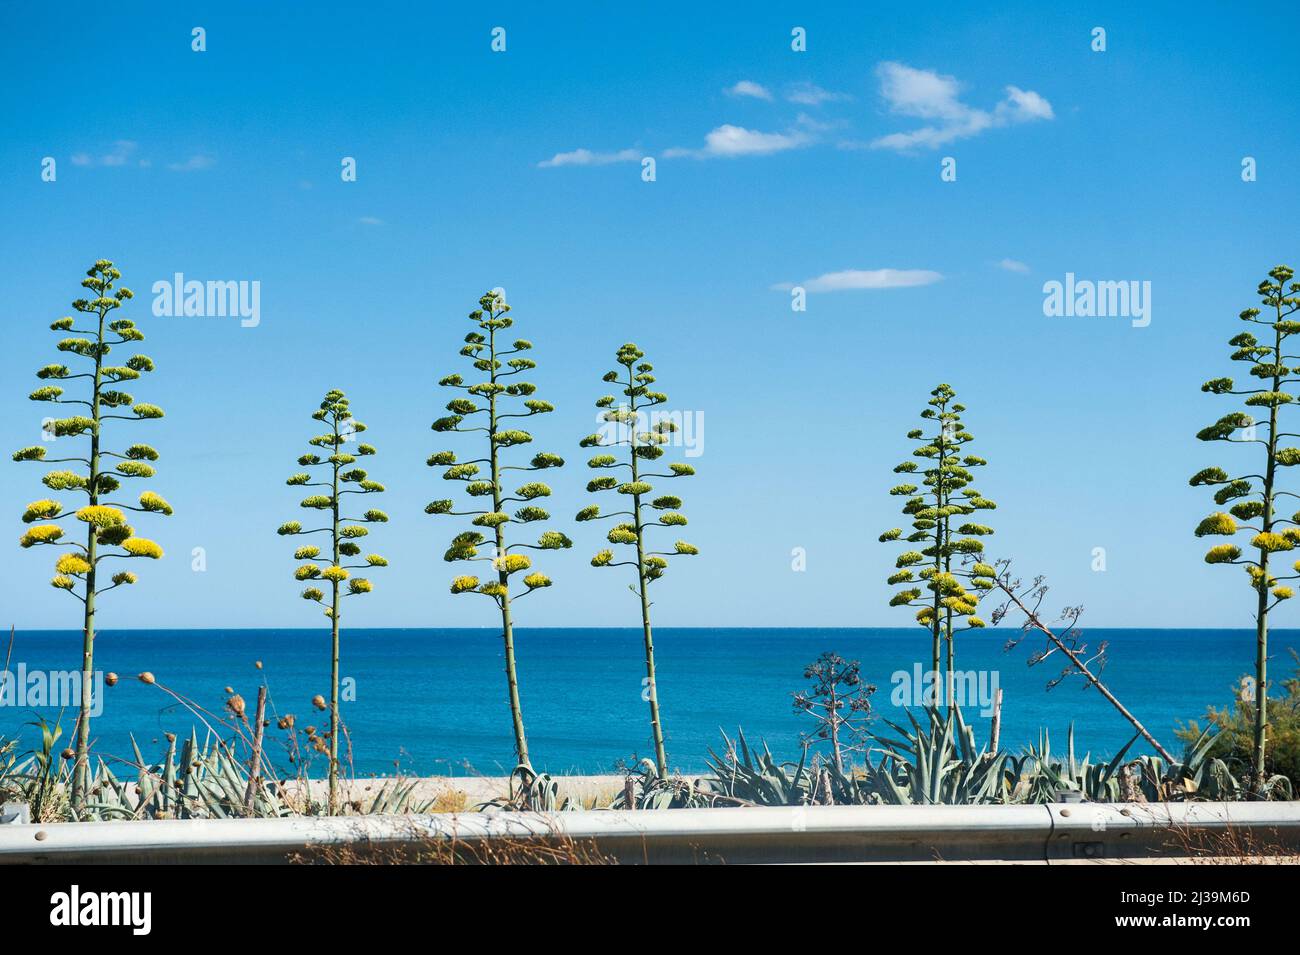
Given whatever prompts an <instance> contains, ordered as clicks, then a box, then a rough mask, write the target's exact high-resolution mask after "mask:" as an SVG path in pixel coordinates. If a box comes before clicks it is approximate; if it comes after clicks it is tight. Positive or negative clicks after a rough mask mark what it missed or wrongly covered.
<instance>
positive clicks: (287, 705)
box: [0, 628, 1300, 775]
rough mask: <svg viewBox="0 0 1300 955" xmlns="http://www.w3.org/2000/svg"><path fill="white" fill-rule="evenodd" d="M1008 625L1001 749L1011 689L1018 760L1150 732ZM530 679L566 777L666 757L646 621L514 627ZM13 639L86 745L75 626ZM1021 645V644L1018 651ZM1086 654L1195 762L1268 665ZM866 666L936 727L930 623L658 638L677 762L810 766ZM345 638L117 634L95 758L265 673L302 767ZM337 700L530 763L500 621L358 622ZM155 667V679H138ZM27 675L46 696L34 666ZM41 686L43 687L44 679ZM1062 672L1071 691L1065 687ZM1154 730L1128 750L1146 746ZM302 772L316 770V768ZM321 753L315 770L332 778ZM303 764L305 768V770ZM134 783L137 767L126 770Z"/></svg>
mask: <svg viewBox="0 0 1300 955" xmlns="http://www.w3.org/2000/svg"><path fill="white" fill-rule="evenodd" d="M1022 637H1023V635H1022V634H1021V633H1020V632H1019V631H1017V630H1005V629H993V628H990V629H988V630H985V631H982V632H979V633H977V634H975V635H969V636H966V637H964V638H963V639H960V640H959V642H958V649H957V669H958V671H959V672H960V673H961V674H962V675H963V687H964V692H965V699H964V701H963V702H964V705H963V707H962V710H963V714H964V715H965V717H966V718H967V721H968V722H969V723H970V724H971V725H972V726H973V727H974V728H975V732H976V734H977V737H978V739H979V740H980V741H981V742H983V741H985V740H986V739H987V737H988V734H989V726H990V719H989V715H988V714H989V712H990V711H991V703H992V697H993V691H994V690H995V689H998V688H1000V689H1001V690H1002V694H1003V702H1002V713H1001V741H1002V745H1003V747H1004V748H1006V749H1009V750H1011V751H1013V752H1015V751H1019V750H1022V749H1023V748H1024V747H1025V746H1027V745H1029V744H1039V743H1040V742H1042V741H1043V739H1044V737H1045V736H1046V738H1047V740H1048V741H1050V744H1051V746H1052V747H1053V749H1054V750H1057V751H1061V752H1064V749H1065V746H1066V739H1067V734H1068V732H1069V731H1070V729H1071V727H1072V728H1073V731H1074V736H1075V749H1076V753H1077V754H1078V755H1080V756H1082V755H1083V754H1084V753H1085V752H1086V753H1089V754H1091V756H1092V757H1093V758H1094V759H1105V758H1107V757H1108V756H1109V755H1112V754H1114V753H1115V752H1117V751H1118V750H1119V748H1121V747H1123V746H1124V745H1125V744H1126V743H1127V742H1128V741H1129V740H1130V739H1131V738H1132V736H1133V734H1134V731H1133V728H1132V727H1131V725H1130V724H1129V723H1128V722H1127V721H1126V720H1125V719H1124V718H1123V717H1122V716H1121V715H1120V714H1119V713H1118V712H1116V710H1115V709H1114V708H1113V707H1112V706H1111V704H1109V703H1108V702H1107V701H1106V700H1105V699H1104V698H1103V697H1102V696H1101V694H1099V693H1098V692H1097V691H1096V690H1095V689H1091V688H1088V687H1087V684H1086V683H1085V682H1084V680H1083V679H1082V678H1081V677H1079V676H1068V677H1066V678H1064V679H1063V680H1060V681H1059V682H1056V681H1058V679H1059V678H1060V677H1061V676H1062V670H1063V669H1064V668H1065V667H1066V665H1067V661H1066V660H1065V659H1064V658H1063V657H1062V656H1061V655H1060V653H1055V654H1052V655H1050V656H1048V657H1047V658H1046V659H1043V660H1041V661H1039V662H1036V663H1033V664H1032V665H1031V661H1033V660H1035V659H1036V657H1037V655H1038V654H1039V653H1040V651H1041V650H1042V649H1043V648H1044V644H1043V642H1042V640H1041V639H1039V638H1036V637H1033V636H1029V637H1023V639H1021V641H1020V642H1019V643H1018V644H1014V642H1015V641H1016V640H1017V639H1019V638H1022ZM1271 639H1272V643H1271V646H1272V648H1273V653H1272V658H1273V664H1272V665H1273V671H1272V672H1273V675H1274V676H1275V678H1277V679H1279V680H1280V679H1282V678H1285V677H1290V676H1294V675H1296V664H1295V660H1294V657H1293V656H1292V654H1291V652H1290V648H1293V647H1295V648H1300V631H1294V630H1293V631H1286V630H1280V631H1276V632H1275V633H1273V634H1272V638H1271ZM515 641H516V653H517V658H518V673H519V682H520V692H521V696H522V705H523V713H524V723H525V726H526V729H527V734H528V740H529V746H530V748H531V751H532V753H531V755H532V760H533V764H534V766H535V767H537V768H538V769H539V770H545V771H549V772H552V773H612V772H617V771H618V770H619V769H620V768H621V767H623V766H633V765H636V763H637V762H638V760H640V759H642V758H644V757H646V756H653V753H654V748H653V745H652V742H651V736H650V728H649V718H648V707H647V704H646V702H645V692H644V690H645V668H644V653H643V648H642V637H641V632H640V630H635V629H538V630H528V629H521V630H519V631H518V632H517V633H516V637H515ZM8 642H9V641H8V638H7V635H0V666H3V664H4V661H5V660H6V659H7V660H8V667H7V669H8V672H9V673H10V674H11V675H12V676H11V677H10V678H9V691H8V692H4V691H3V690H2V689H0V740H2V739H5V738H7V739H10V740H17V744H16V745H17V746H18V748H19V749H20V750H22V751H29V750H31V748H32V747H33V746H35V745H36V744H37V743H38V741H39V733H38V732H37V730H36V728H35V726H34V725H33V724H34V723H36V722H37V720H38V718H43V719H45V720H46V721H47V722H48V723H50V724H51V725H59V726H61V728H62V730H63V736H62V738H61V740H60V742H59V744H58V748H62V747H63V746H64V745H69V744H70V742H71V738H72V729H73V722H74V720H75V718H76V701H75V700H73V701H71V705H69V706H64V707H60V706H59V705H57V704H58V703H60V702H68V701H60V700H51V699H41V698H39V697H35V696H33V694H32V693H31V692H30V688H31V681H32V679H33V676H32V674H33V673H36V674H42V673H45V674H48V673H50V672H56V673H57V672H60V671H61V672H66V671H69V670H76V669H78V668H79V665H80V655H81V635H80V633H79V632H76V631H53V630H29V631H18V632H16V633H15V634H14V635H13V643H12V647H8ZM1009 643H1013V644H1014V645H1012V646H1008V644H1009ZM1083 643H1084V644H1085V645H1086V648H1087V650H1086V654H1087V657H1088V658H1090V659H1091V658H1093V657H1094V655H1096V654H1097V653H1098V652H1099V651H1101V650H1102V647H1103V645H1104V647H1105V653H1104V659H1098V660H1096V661H1095V662H1094V664H1093V665H1094V666H1095V667H1096V668H1097V669H1098V671H1099V675H1100V676H1101V678H1102V679H1103V680H1104V681H1105V683H1106V684H1107V686H1108V687H1109V688H1110V690H1111V691H1112V692H1113V693H1114V694H1115V695H1116V696H1117V697H1118V698H1119V699H1120V700H1121V701H1122V702H1123V703H1124V705H1125V706H1127V707H1128V708H1129V709H1130V710H1131V711H1132V713H1133V715H1134V716H1136V717H1137V718H1138V719H1139V720H1141V721H1142V722H1143V723H1144V724H1145V725H1146V727H1147V728H1148V729H1149V730H1150V731H1151V732H1152V733H1153V734H1154V735H1155V736H1156V737H1157V738H1158V739H1159V740H1160V741H1161V742H1162V743H1163V744H1164V745H1165V747H1166V748H1167V749H1169V750H1170V751H1171V752H1174V753H1175V754H1177V753H1178V752H1179V751H1180V750H1181V746H1182V744H1181V743H1180V742H1179V741H1178V739H1177V738H1176V737H1175V735H1174V731H1175V729H1176V728H1178V727H1180V726H1182V725H1184V724H1185V723H1186V722H1187V721H1189V720H1196V719H1201V720H1202V721H1203V719H1204V715H1205V712H1206V708H1207V707H1210V706H1214V707H1219V708H1222V707H1228V706H1231V705H1232V703H1233V699H1234V689H1235V688H1238V687H1240V686H1241V681H1242V678H1243V677H1244V676H1245V675H1246V674H1248V673H1250V672H1253V662H1254V633H1253V631H1247V630H1208V629H1207V630H1196V629H1188V630H1181V629H1168V630H1126V629H1095V630H1089V631H1087V632H1085V633H1084V635H1083ZM828 651H829V652H834V653H837V654H839V655H840V656H841V657H843V658H845V659H846V660H855V661H858V662H859V664H860V673H861V678H862V680H863V681H864V682H865V683H867V684H872V685H874V686H875V687H876V690H875V692H874V693H873V694H872V695H871V703H872V707H871V711H872V715H873V722H872V724H871V728H872V729H873V730H875V731H876V732H879V733H881V734H883V735H890V734H892V733H893V730H892V729H891V728H890V727H889V726H888V722H891V721H892V722H894V723H898V724H903V725H907V723H908V713H909V712H910V713H911V714H912V715H914V716H916V717H917V718H918V719H922V720H923V719H924V714H923V711H922V708H921V706H920V704H922V703H924V702H925V700H926V697H925V688H924V685H920V686H918V685H917V677H918V675H920V677H921V680H922V682H923V681H924V679H925V678H924V675H923V673H922V667H923V666H925V665H928V663H927V661H928V655H929V643H928V639H927V635H926V634H925V633H924V632H921V631H919V630H918V629H892V628H864V629H783V628H770V629H766V628H756V629H705V628H700V629H696V628H674V629H668V628H666V629H662V630H658V631H656V633H655V655H656V664H657V682H658V687H659V699H660V707H661V711H662V719H663V724H664V728H665V732H666V735H667V748H668V753H669V762H670V763H671V765H672V767H673V768H674V769H676V770H680V771H681V772H684V773H692V772H699V771H701V770H703V769H705V767H706V760H707V758H708V755H709V751H710V749H712V750H715V751H720V750H721V748H722V746H723V745H724V742H723V734H724V733H725V734H727V735H728V736H729V737H731V738H732V739H735V738H736V736H737V734H738V733H740V732H743V733H744V735H745V738H746V740H748V741H749V742H750V743H751V744H757V745H761V744H762V743H766V745H767V746H768V747H769V748H770V749H771V750H772V752H773V755H774V756H776V757H777V759H778V760H782V761H785V760H796V759H797V758H798V756H799V752H800V741H801V738H802V736H803V734H806V733H809V732H811V731H814V730H815V729H816V726H815V721H814V720H812V719H811V718H810V717H809V716H808V715H807V714H804V713H800V712H797V710H796V707H795V705H794V696H793V694H794V693H796V692H797V691H800V690H803V689H805V688H806V687H807V685H808V681H807V680H806V679H805V669H806V668H807V666H808V665H809V664H810V663H812V662H813V661H814V660H816V659H817V658H818V656H819V655H820V654H822V653H823V652H828ZM329 652H330V650H329V632H328V631H327V630H323V629H316V630H272V629H265V630H215V629H214V630H104V631H102V632H101V633H100V634H99V635H98V638H97V640H96V647H95V664H96V669H97V670H98V671H100V672H101V673H104V674H107V673H113V674H116V676H117V681H116V683H115V684H114V685H112V686H105V687H104V688H103V691H102V692H103V695H102V713H100V714H99V715H98V716H97V717H96V718H95V719H94V720H93V722H92V728H93V733H92V737H93V746H94V751H95V752H96V753H98V754H99V755H101V756H104V757H105V758H108V759H113V758H122V759H126V760H128V761H129V760H130V759H131V756H132V752H133V749H132V740H133V739H134V741H135V742H136V743H137V744H138V745H139V747H140V749H141V751H142V752H143V754H144V755H145V757H146V759H147V760H153V759H157V758H158V756H159V755H160V754H161V753H162V751H163V749H164V748H165V746H166V740H165V735H164V734H166V733H169V732H170V733H175V734H177V735H178V736H181V737H184V736H188V735H189V733H190V732H191V730H195V731H197V734H198V736H199V738H200V739H203V738H204V736H205V735H206V734H207V733H208V732H210V731H215V732H217V733H219V734H222V735H226V736H229V735H231V732H230V731H229V730H227V729H226V728H225V727H223V726H222V725H221V723H220V722H219V720H221V719H223V718H224V719H227V720H229V713H228V712H227V711H226V710H225V704H226V700H227V699H228V697H229V695H230V693H229V692H228V690H229V691H233V692H234V693H237V694H239V695H240V696H241V697H242V698H243V699H244V700H245V701H246V705H247V708H248V713H249V715H250V717H251V714H252V709H253V705H254V701H255V700H256V697H257V693H258V687H259V686H260V685H263V684H265V685H266V686H267V687H268V694H269V700H270V705H269V707H268V716H269V717H270V718H271V719H272V723H271V726H270V728H269V729H268V731H267V732H268V753H270V754H272V755H273V756H274V757H275V758H277V760H278V764H279V765H281V771H282V772H284V771H286V769H285V766H284V761H285V760H287V758H288V755H287V754H288V752H289V749H288V745H287V736H286V733H285V732H284V731H282V730H281V729H280V728H279V726H278V720H279V719H280V718H281V717H284V716H287V715H289V714H292V715H293V717H294V724H295V726H296V728H297V730H298V731H300V733H301V731H303V730H305V728H306V727H307V726H309V725H314V726H316V727H318V728H322V727H325V726H327V725H328V719H327V718H326V714H325V713H323V712H321V711H319V710H318V709H316V708H315V707H314V706H313V704H312V699H313V697H315V696H316V695H318V694H319V695H322V696H324V697H326V698H328V695H329V688H328V686H329V683H328V681H329V666H330V657H329ZM341 659H342V663H341V675H342V686H343V703H342V704H341V707H340V712H341V714H342V718H343V721H344V723H345V725H346V729H347V737H346V740H347V743H348V744H349V745H348V746H347V747H345V749H346V750H347V751H348V752H349V753H350V760H351V766H352V771H353V772H355V773H356V774H357V775H372V774H373V775H393V774H412V775H465V774H474V775H497V774H502V773H506V772H508V771H509V770H510V769H511V767H512V766H513V765H514V760H513V748H512V736H511V722H510V713H509V709H508V705H507V699H506V678H505V674H504V670H503V653H502V647H501V639H500V634H499V631H493V630H481V629H465V630H459V629H382V630H381V629H375V630H365V629H350V630H345V631H344V634H343V640H342V656H341ZM145 672H147V673H150V674H152V675H153V682H152V683H146V682H143V681H141V680H140V679H139V678H138V675H139V674H141V673H145ZM20 673H21V674H23V675H24V680H25V681H26V682H27V683H28V687H27V688H26V689H27V690H28V692H26V693H19V692H17V691H18V690H20V689H23V688H22V687H20V686H19V685H18V682H17V678H18V676H19V675H20ZM36 679H38V680H39V679H40V677H39V676H38V677H37V678H36ZM1053 683H1055V685H1052V684H1053ZM1149 751H1150V747H1149V746H1147V745H1145V744H1144V743H1139V744H1138V745H1136V746H1135V747H1134V748H1133V750H1132V752H1134V753H1139V752H1149ZM299 765H302V764H301V763H300V764H299ZM322 770H323V766H322V764H321V763H320V762H319V757H318V758H317V762H316V764H315V766H314V767H311V766H310V765H309V769H308V771H309V772H311V773H312V774H313V775H315V774H316V773H317V772H319V771H322ZM293 771H294V770H293V769H292V768H288V769H287V772H293ZM126 772H127V775H130V774H131V773H130V771H129V769H128V770H127V771H126Z"/></svg>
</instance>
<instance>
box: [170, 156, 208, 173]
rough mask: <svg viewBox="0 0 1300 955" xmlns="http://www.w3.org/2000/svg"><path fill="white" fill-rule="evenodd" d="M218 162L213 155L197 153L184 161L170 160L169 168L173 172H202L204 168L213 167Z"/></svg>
mask: <svg viewBox="0 0 1300 955" xmlns="http://www.w3.org/2000/svg"><path fill="white" fill-rule="evenodd" d="M216 162H217V161H216V160H215V159H213V158H212V157H211V156H204V155H202V154H201V153H196V154H195V155H193V156H191V157H190V158H189V159H186V160H185V161H184V162H169V163H168V164H167V168H168V169H170V170H172V172H202V171H203V170H204V169H211V168H212V167H213V166H214V165H216Z"/></svg>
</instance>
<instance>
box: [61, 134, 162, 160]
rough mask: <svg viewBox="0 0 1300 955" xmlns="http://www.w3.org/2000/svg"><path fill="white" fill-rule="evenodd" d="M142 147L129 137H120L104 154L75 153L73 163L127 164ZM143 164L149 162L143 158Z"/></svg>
mask: <svg viewBox="0 0 1300 955" xmlns="http://www.w3.org/2000/svg"><path fill="white" fill-rule="evenodd" d="M139 148H140V144H139V143H137V142H133V141H132V140H129V139H119V140H118V141H117V142H115V143H113V146H112V148H111V149H110V150H109V151H108V152H106V153H104V154H103V155H102V156H92V155H90V153H85V152H80V153H74V154H73V156H72V165H74V166H125V165H126V164H127V163H128V162H129V161H130V159H131V157H132V156H134V155H135V153H136V151H137V150H138V149H139ZM140 164H141V165H146V164H147V163H146V162H144V161H143V160H142V161H141V163H140Z"/></svg>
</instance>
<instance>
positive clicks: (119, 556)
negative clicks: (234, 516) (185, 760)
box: [13, 259, 172, 806]
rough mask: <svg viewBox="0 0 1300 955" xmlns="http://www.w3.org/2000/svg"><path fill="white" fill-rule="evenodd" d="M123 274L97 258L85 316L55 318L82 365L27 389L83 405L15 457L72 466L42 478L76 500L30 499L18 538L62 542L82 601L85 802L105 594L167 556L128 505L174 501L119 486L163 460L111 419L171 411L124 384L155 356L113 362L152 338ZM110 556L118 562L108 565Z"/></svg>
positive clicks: (61, 564) (61, 346) (77, 798)
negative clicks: (124, 435) (118, 432)
mask: <svg viewBox="0 0 1300 955" xmlns="http://www.w3.org/2000/svg"><path fill="white" fill-rule="evenodd" d="M121 277H122V273H121V272H120V271H119V270H118V269H116V268H115V267H114V266H113V263H112V262H110V261H109V260H107V259H100V260H99V261H97V262H96V263H95V264H94V265H92V266H91V267H90V268H89V269H87V270H86V277H85V278H84V279H82V280H81V285H82V287H83V288H85V289H86V290H87V291H88V292H89V294H90V295H91V296H92V297H91V298H78V299H76V300H75V301H73V303H72V308H73V309H74V310H75V311H76V312H78V313H79V314H80V316H81V317H80V318H73V317H72V316H64V317H63V318H60V319H58V320H57V321H55V322H53V323H52V324H51V325H50V329H51V330H52V331H54V332H57V333H59V334H61V335H64V336H65V337H63V338H61V339H60V340H59V342H58V344H57V345H56V346H55V347H56V348H57V349H58V350H59V351H60V352H62V353H63V354H64V355H65V356H68V357H69V360H73V361H74V362H75V367H69V366H68V365H65V364H62V363H60V362H56V363H54V364H49V365H45V366H44V367H43V368H41V369H40V370H39V371H37V372H36V377H37V378H39V379H41V380H42V381H44V382H46V384H43V385H41V387H39V388H37V389H36V390H35V391H33V392H32V393H31V394H30V395H29V396H28V397H29V398H30V399H31V400H32V401H40V402H47V403H50V404H55V405H72V406H74V407H73V408H72V409H70V410H71V411H72V413H71V414H67V416H66V417H56V418H48V419H46V421H45V422H44V423H43V425H42V435H41V437H42V443H41V444H38V445H32V446H30V447H26V448H22V449H20V450H18V451H15V452H14V455H13V458H14V460H15V461H38V462H41V463H44V464H58V465H63V467H58V468H56V469H54V470H52V471H49V472H47V473H46V475H45V476H44V477H43V478H42V479H41V483H42V484H44V485H45V486H46V487H47V488H48V489H49V490H50V491H52V492H54V493H56V494H59V493H62V494H69V495H71V496H72V498H73V503H67V502H65V501H63V500H59V499H56V498H42V499H41V500H39V501H32V502H31V503H30V504H28V505H27V507H26V509H25V510H24V511H23V515H22V519H23V523H24V524H28V525H30V526H29V527H28V529H27V530H26V531H25V532H24V533H23V535H22V536H21V537H20V538H19V541H18V543H19V545H20V546H21V547H24V548H30V547H42V548H44V547H54V548H58V549H59V556H58V557H57V558H56V559H55V562H54V576H53V577H52V578H51V579H50V584H51V585H52V586H54V587H56V588H58V589H59V590H64V591H67V592H68V593H69V594H71V595H72V596H73V597H74V598H76V599H77V600H78V601H80V603H81V621H82V650H81V666H80V668H79V669H80V673H81V681H80V682H81V687H80V689H81V701H80V710H79V712H78V715H77V723H76V729H75V738H76V741H75V746H74V749H73V758H74V764H73V771H72V787H71V788H72V793H71V798H72V801H73V803H74V804H75V805H78V806H81V805H84V803H85V798H86V791H87V788H88V785H89V778H90V757H89V752H90V718H91V713H92V711H93V709H94V705H93V700H92V693H93V688H94V685H95V681H94V672H95V626H96V618H95V614H96V610H97V604H96V598H98V597H100V596H102V595H103V594H105V593H107V592H108V591H110V590H116V589H117V588H118V587H123V586H129V585H131V584H134V583H135V582H136V579H137V578H136V575H135V573H134V572H133V571H129V570H125V569H123V570H115V569H114V564H113V563H111V562H115V561H119V560H135V559H139V558H145V559H148V560H158V559H159V558H161V557H162V555H163V551H162V548H161V547H159V546H158V544H157V543H155V542H154V541H152V540H149V539H148V538H145V537H137V536H136V533H135V529H134V528H133V527H132V526H131V525H130V524H129V523H127V515H126V513H124V512H126V511H131V512H134V513H137V514H161V515H170V514H171V513H172V507H171V505H170V504H168V503H167V501H166V500H165V499H163V498H162V497H161V496H160V495H158V494H157V493H156V492H154V491H143V492H141V493H140V494H139V495H138V496H137V497H136V498H135V502H134V503H127V502H126V501H125V500H124V499H123V498H125V497H128V496H129V495H127V494H125V493H120V492H123V482H124V481H135V480H148V479H149V478H152V477H153V476H154V468H153V462H154V461H157V460H158V452H157V451H155V450H154V449H153V448H152V447H150V446H149V445H147V444H130V445H127V446H126V447H125V448H122V449H121V450H111V449H110V448H109V447H108V444H107V439H108V430H109V429H108V426H107V422H109V421H137V422H138V421H148V420H152V419H154V418H161V417H162V416H163V411H162V409H161V408H159V407H158V406H157V405H154V404H149V403H147V402H144V401H137V400H136V399H135V396H134V395H133V394H131V393H130V392H128V391H125V390H124V387H125V386H127V385H128V383H130V382H134V381H136V380H138V379H139V378H141V377H142V376H143V375H146V374H148V373H150V372H152V371H153V370H154V363H153V359H151V358H149V357H148V356H147V355H140V354H135V355H132V356H131V357H129V358H127V359H126V360H125V361H123V362H120V363H110V362H109V361H108V358H109V354H110V352H112V350H113V349H114V348H116V347H118V346H122V345H133V344H135V343H136V342H141V341H144V334H143V333H142V332H141V331H140V329H139V328H137V327H136V325H135V322H133V321H132V320H131V319H129V318H110V316H112V315H114V314H116V313H117V311H118V310H119V309H120V308H122V307H123V306H124V305H125V304H126V303H127V302H129V301H130V300H131V299H132V297H133V295H132V292H131V290H130V289H129V288H127V287H126V286H124V285H119V284H118V280H119V279H121ZM65 386H66V387H65ZM70 389H73V390H70ZM59 411H60V412H61V413H62V412H63V409H62V408H60V409H59ZM70 445H75V448H76V450H65V449H67V448H68V447H69V446H70ZM51 450H52V451H53V452H54V455H55V456H53V457H52V456H50V451H51ZM60 521H80V522H81V524H82V525H83V527H82V530H81V531H80V533H81V534H83V535H84V536H83V538H82V541H84V543H83V542H82V541H77V540H73V539H72V533H75V532H72V531H71V529H72V528H75V527H76V525H75V524H74V525H69V526H68V527H65V526H64V525H63V524H61V523H60ZM65 535H67V538H66V539H65ZM106 561H108V562H110V563H108V564H107V565H106V566H104V567H103V568H101V565H104V564H105V562H106Z"/></svg>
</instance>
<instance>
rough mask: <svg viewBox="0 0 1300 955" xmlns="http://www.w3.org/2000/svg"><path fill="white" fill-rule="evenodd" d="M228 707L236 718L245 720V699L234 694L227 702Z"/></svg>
mask: <svg viewBox="0 0 1300 955" xmlns="http://www.w3.org/2000/svg"><path fill="white" fill-rule="evenodd" d="M226 706H227V707H229V709H230V712H231V713H233V714H235V716H236V717H238V718H239V719H243V718H244V698H243V697H242V696H240V695H239V694H238V693H234V694H232V695H231V697H230V699H228V700H226Z"/></svg>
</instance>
